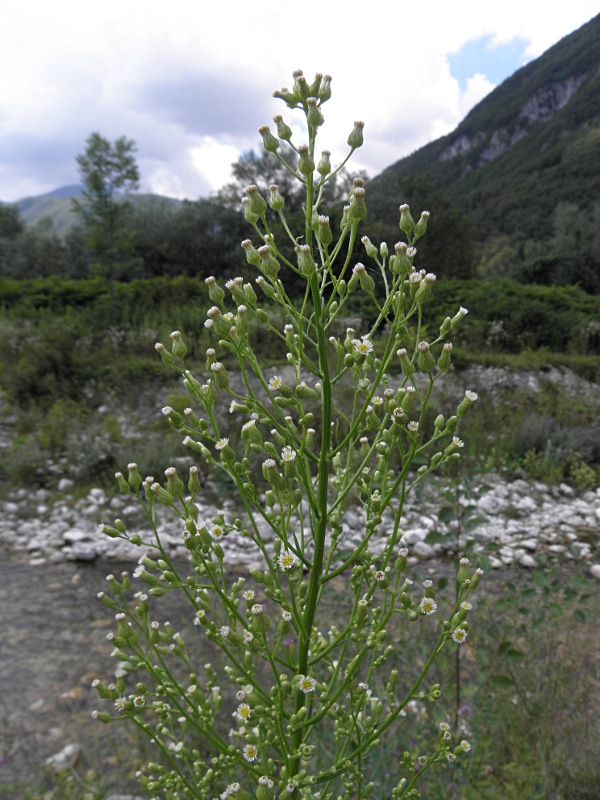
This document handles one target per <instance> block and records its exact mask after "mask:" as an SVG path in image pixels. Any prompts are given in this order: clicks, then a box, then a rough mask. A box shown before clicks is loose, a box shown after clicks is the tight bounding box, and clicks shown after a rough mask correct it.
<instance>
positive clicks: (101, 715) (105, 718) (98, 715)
mask: <svg viewBox="0 0 600 800" xmlns="http://www.w3.org/2000/svg"><path fill="white" fill-rule="evenodd" d="M123 655H124V654H123ZM123 660H124V661H126V660H127V656H125V658H124V659H123ZM92 716H93V718H94V719H97V720H98V721H99V722H104V723H108V722H112V721H113V718H112V717H111V715H110V714H107V713H106V711H93V712H92Z"/></svg>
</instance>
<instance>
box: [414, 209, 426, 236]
mask: <svg viewBox="0 0 600 800" xmlns="http://www.w3.org/2000/svg"><path fill="white" fill-rule="evenodd" d="M428 220H429V211H422V212H421V217H420V219H419V221H418V222H417V224H416V225H415V230H414V239H415V240H416V239H418V238H419V237H420V236H423V234H424V233H425V231H426V230H427V222H428Z"/></svg>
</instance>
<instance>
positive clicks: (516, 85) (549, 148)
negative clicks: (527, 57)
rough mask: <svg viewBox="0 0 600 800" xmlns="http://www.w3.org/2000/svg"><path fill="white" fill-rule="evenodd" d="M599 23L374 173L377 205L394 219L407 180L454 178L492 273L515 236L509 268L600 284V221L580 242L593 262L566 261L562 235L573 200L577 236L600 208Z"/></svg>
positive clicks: (454, 199)
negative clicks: (499, 252) (500, 245)
mask: <svg viewBox="0 0 600 800" xmlns="http://www.w3.org/2000/svg"><path fill="white" fill-rule="evenodd" d="M599 28H600V17H595V18H594V19H592V20H590V22H588V23H587V24H586V25H584V26H583V27H581V28H580V29H579V30H578V31H575V32H574V33H573V34H571V35H570V36H568V37H566V38H565V39H563V40H562V41H561V42H559V43H558V44H556V45H555V46H554V47H552V48H550V49H549V50H548V51H547V52H546V53H544V54H543V55H542V56H541V57H540V58H538V59H537V60H535V61H533V62H531V63H530V64H528V65H527V66H525V67H524V68H522V69H520V70H519V71H518V72H516V73H515V74H514V75H513V76H512V77H510V78H509V79H508V80H506V81H504V82H503V83H502V84H501V85H500V86H498V87H497V88H496V89H494V91H492V92H490V94H489V95H488V96H487V97H486V98H484V99H483V100H482V101H481V102H480V103H478V105H477V106H475V108H473V109H472V111H471V112H470V113H469V114H468V115H467V117H466V118H465V119H464V120H463V121H462V122H461V123H460V125H459V126H458V127H457V128H456V130H455V131H453V132H452V133H450V134H448V135H447V136H444V137H442V138H440V139H438V140H436V141H434V142H432V143H430V144H428V145H426V146H425V147H423V148H421V149H419V150H418V151H416V152H415V153H413V154H412V155H410V156H407V157H406V158H403V159H401V160H400V161H398V162H396V163H395V164H393V165H392V166H390V167H388V168H387V169H386V170H384V172H382V173H381V175H379V176H377V177H376V178H374V179H373V180H372V182H371V186H370V196H371V197H372V201H373V202H372V208H376V209H377V210H378V213H380V214H382V219H383V221H384V222H385V224H386V225H388V226H389V225H393V223H394V209H393V207H392V203H391V197H393V196H394V195H395V194H397V193H398V192H399V191H400V190H402V189H403V188H404V187H405V186H406V185H407V182H410V181H412V180H416V181H417V182H424V183H425V184H427V183H434V184H437V185H439V186H441V187H444V189H445V191H446V192H447V195H448V199H449V201H450V208H452V211H453V214H454V215H457V213H459V212H462V213H463V214H464V215H465V216H468V217H471V218H472V219H473V221H474V223H475V241H476V242H477V244H479V245H480V246H481V248H482V252H483V254H484V258H485V261H484V262H483V263H482V265H481V268H482V269H483V270H485V271H486V274H488V275H490V274H493V273H491V272H489V269H490V266H489V265H490V260H493V258H494V256H495V253H494V244H495V243H497V242H499V241H503V240H504V237H508V238H509V239H510V242H511V249H512V251H513V252H512V255H513V258H512V265H511V264H510V262H509V261H507V260H506V259H507V253H506V252H505V253H504V261H503V270H504V273H503V274H504V275H505V276H507V277H513V278H516V279H517V280H525V281H535V282H541V283H556V284H563V283H573V282H578V283H580V284H581V286H582V287H583V288H585V289H586V291H588V292H591V293H597V292H598V291H599V290H600V283H599V282H598V275H599V274H600V273H599V269H598V267H599V262H600V252H599V250H598V245H597V236H596V235H595V233H594V231H592V235H591V236H588V234H587V233H586V236H588V238H580V239H579V240H578V242H577V246H576V248H575V249H576V251H579V250H580V248H581V249H582V250H583V251H584V252H585V260H584V262H583V263H580V262H579V260H578V259H577V257H576V256H575V253H573V252H571V253H570V254H569V257H568V260H567V263H564V261H563V260H562V256H563V254H564V251H563V249H562V246H561V244H560V242H559V241H558V240H557V237H558V239H560V238H561V237H562V233H561V230H564V228H562V229H561V224H560V220H561V218H562V219H563V221H564V218H565V209H566V208H570V209H573V215H574V217H575V219H574V220H573V221H574V223H575V224H574V225H570V228H569V233H568V236H569V238H574V237H575V236H577V231H578V229H580V226H581V224H582V221H583V220H585V219H586V218H588V219H590V220H592V219H595V217H596V216H597V211H596V209H595V206H596V205H597V202H598V194H599V192H600V171H599V170H598V167H597V165H598V163H600V162H599V159H598V155H599V153H600V151H599V147H600V136H599V131H600V127H599V126H600V100H599V98H600V91H599V86H600V77H599V68H600V58H599V56H598V49H597V47H596V46H595V45H596V42H597V37H598V30H599ZM429 207H430V208H431V209H432V211H434V210H435V211H436V212H437V207H435V206H433V204H430V205H429ZM442 208H443V205H442ZM446 208H447V206H446ZM574 209H576V210H574ZM442 224H444V223H442ZM458 230H460V228H459V227H458V226H455V232H456V231H458ZM457 238H460V237H457V236H456V235H455V234H454V235H452V236H446V237H445V239H452V240H455V239H457ZM563 241H564V239H563ZM538 259H540V260H539V261H538ZM436 267H437V262H436ZM440 272H441V270H440ZM444 274H448V275H452V274H453V273H451V272H447V273H446V272H444Z"/></svg>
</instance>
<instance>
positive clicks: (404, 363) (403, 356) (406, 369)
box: [396, 347, 415, 378]
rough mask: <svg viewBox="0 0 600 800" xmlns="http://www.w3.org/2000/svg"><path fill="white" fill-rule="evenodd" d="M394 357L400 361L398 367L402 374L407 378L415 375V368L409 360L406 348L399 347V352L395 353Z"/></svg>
mask: <svg viewBox="0 0 600 800" xmlns="http://www.w3.org/2000/svg"><path fill="white" fill-rule="evenodd" d="M396 355H397V356H398V358H399V359H400V367H401V369H402V373H403V374H404V375H406V377H407V378H411V377H412V376H413V375H414V374H415V367H414V364H413V363H412V361H411V360H410V358H409V355H408V352H407V351H406V348H405V347H401V348H400V350H397V351H396Z"/></svg>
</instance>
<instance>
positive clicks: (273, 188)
mask: <svg viewBox="0 0 600 800" xmlns="http://www.w3.org/2000/svg"><path fill="white" fill-rule="evenodd" d="M269 205H270V206H271V208H272V209H273V211H281V210H282V209H283V207H284V205H285V200H284V199H283V197H282V196H281V195H280V194H279V186H277V184H276V183H272V184H271V185H270V186H269Z"/></svg>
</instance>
